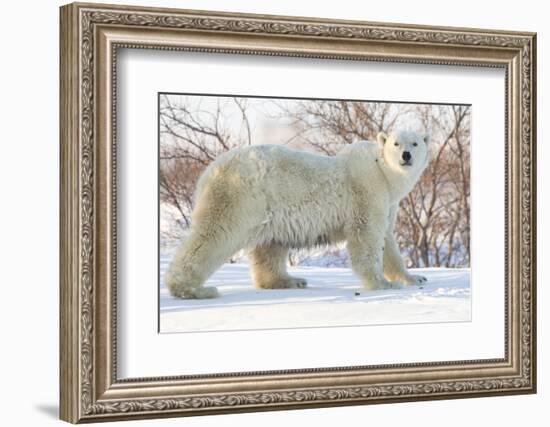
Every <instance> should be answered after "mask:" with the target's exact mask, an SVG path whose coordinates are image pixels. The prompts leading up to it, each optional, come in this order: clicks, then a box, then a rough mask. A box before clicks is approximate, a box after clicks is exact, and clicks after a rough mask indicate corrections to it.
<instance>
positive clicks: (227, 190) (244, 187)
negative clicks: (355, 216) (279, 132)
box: [194, 143, 376, 247]
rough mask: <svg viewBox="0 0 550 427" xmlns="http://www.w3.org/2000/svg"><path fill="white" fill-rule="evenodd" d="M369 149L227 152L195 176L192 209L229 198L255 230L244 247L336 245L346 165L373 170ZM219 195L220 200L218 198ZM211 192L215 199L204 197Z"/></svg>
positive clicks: (346, 217)
mask: <svg viewBox="0 0 550 427" xmlns="http://www.w3.org/2000/svg"><path fill="white" fill-rule="evenodd" d="M375 147H376V146H375V145H374V144H371V143H359V144H353V148H352V146H350V147H347V148H346V149H344V150H343V151H341V152H340V153H339V154H338V155H337V156H334V157H329V156H324V155H318V154H313V153H308V152H304V151H298V150H292V149H289V148H286V147H283V146H277V145H256V146H250V147H244V148H239V149H236V150H232V151H230V152H227V153H224V154H222V155H220V156H219V157H218V158H217V159H216V160H215V161H214V162H213V163H212V164H211V165H210V166H209V167H208V168H207V170H206V171H205V173H204V174H203V175H202V176H201V178H200V180H199V183H198V185H197V191H196V203H197V208H198V209H196V210H198V211H204V209H209V206H207V205H212V204H215V203H217V200H220V199H222V198H225V199H226V200H228V199H229V198H231V199H232V200H234V203H235V205H236V206H237V207H238V209H239V210H240V211H239V215H241V214H242V216H243V217H246V219H247V221H248V222H249V224H250V227H255V229H256V230H255V232H254V233H250V234H251V235H253V236H256V237H255V238H256V241H253V242H252V241H251V242H250V245H255V244H262V243H271V242H278V243H281V244H284V245H286V246H291V247H304V246H314V245H317V244H322V243H330V242H334V241H338V240H341V239H342V238H343V237H342V236H343V229H344V226H345V225H346V224H349V223H350V220H351V218H350V214H351V213H352V212H353V211H354V210H353V209H352V206H351V204H352V197H353V196H352V195H351V194H350V188H351V187H352V185H351V183H350V180H351V179H353V177H352V176H351V175H352V174H351V171H352V169H353V167H352V166H353V165H352V163H354V162H357V161H359V162H360V163H361V164H362V165H363V166H364V167H365V169H367V168H368V164H369V163H370V164H371V165H372V166H371V167H373V166H374V162H366V161H365V158H369V159H372V160H373V159H374V158H375V156H376V153H375V152H376V149H375ZM374 167H375V166H374ZM370 174H372V171H371V172H370ZM365 176H368V174H367V175H365ZM221 192H224V194H225V195H226V196H224V197H220V193H221ZM214 193H216V194H217V196H216V197H210V196H209V194H214ZM201 205H203V206H202V207H203V208H204V209H200V208H201ZM194 216H195V215H194Z"/></svg>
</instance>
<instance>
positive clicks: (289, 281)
mask: <svg viewBox="0 0 550 427" xmlns="http://www.w3.org/2000/svg"><path fill="white" fill-rule="evenodd" d="M256 286H257V287H258V288H261V289H303V288H305V287H306V286H307V280H306V279H303V278H301V277H291V276H289V277H281V278H279V279H277V280H273V281H270V282H269V283H258V284H257V285H256Z"/></svg>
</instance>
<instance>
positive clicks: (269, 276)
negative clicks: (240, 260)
mask: <svg viewBox="0 0 550 427" xmlns="http://www.w3.org/2000/svg"><path fill="white" fill-rule="evenodd" d="M249 257H250V267H251V274H252V280H253V281H254V285H255V286H256V287H257V288H259V289H289V288H305V287H306V285H307V281H306V280H305V279H302V278H299V277H292V276H290V275H289V274H288V272H287V271H286V261H287V259H288V248H287V247H285V246H282V245H279V244H276V243H273V244H270V245H262V246H257V247H255V248H254V249H253V250H252V251H250V253H249Z"/></svg>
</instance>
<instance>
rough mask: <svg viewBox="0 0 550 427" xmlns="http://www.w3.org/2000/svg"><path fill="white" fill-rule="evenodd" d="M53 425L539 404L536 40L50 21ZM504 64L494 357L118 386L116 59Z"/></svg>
mask: <svg viewBox="0 0 550 427" xmlns="http://www.w3.org/2000/svg"><path fill="white" fill-rule="evenodd" d="M60 12H61V39H60V43H61V47H60V51H61V65H60V66H61V80H60V92H61V93H60V109H61V112H60V135H61V176H60V179H61V206H60V209H61V219H60V228H61V236H60V256H61V266H60V267H61V269H60V271H61V280H60V328H61V329H60V338H61V339H60V383H61V411H60V413H61V419H63V420H66V421H69V422H72V423H77V422H86V421H88V422H89V421H107V420H117V419H130V418H154V417H166V416H182V415H200V414H217V413H227V412H243V411H259V410H275V409H286V408H308V407H321V406H334V405H357V404H369V403H382V402H399V401H410V400H428V399H442V398H458V397H475V396H487V395H495V394H520V393H534V392H535V390H536V340H535V327H536V318H535V314H536V312H535V306H536V304H535V302H536V299H535V296H536V286H535V285H536V282H535V280H536V253H535V250H536V242H535V236H536V183H535V176H536V171H535V155H536V150H535V148H536V147H535V136H536V135H535V134H536V129H535V122H536V120H535V119H536V118H535V105H536V103H535V92H536V88H535V82H536V73H535V72H536V62H535V60H536V35H535V34H534V33H524V32H521V33H520V32H508V31H493V30H478V29H458V28H445V27H426V26H412V25H401V24H382V23H369V22H354V21H330V20H323V19H312V18H297V17H282V16H264V15H243V14H230V13H217V12H203V11H189V10H175V9H158V8H142V7H127V6H113V5H99V4H80V3H75V4H70V5H67V6H63V7H62V8H61V11H60ZM119 47H125V48H136V49H141V48H148V49H149V48H150V49H170V50H192V51H202V52H225V53H241V54H243V53H244V54H251V55H284V56H299V57H315V58H322V59H323V58H340V59H349V60H371V61H373V60H374V61H392V62H404V63H429V64H446V65H472V66H481V67H501V68H504V69H505V71H506V90H505V93H503V96H505V97H506V105H507V117H506V139H507V140H506V148H505V150H506V175H505V176H504V177H503V179H504V180H505V185H506V212H505V216H506V230H505V236H506V260H507V262H506V272H505V276H506V283H505V284H503V285H504V286H505V287H506V325H505V328H506V334H505V335H506V340H505V341H506V342H505V357H504V358H503V359H496V360H494V359H493V360H472V361H457V362H443V363H437V362H434V363H423V364H404V365H383V366H359V367H357V366H356V367H335V368H327V369H307V370H306V369H302V370H290V371H268V372H243V373H239V374H223V373H220V374H215V375H197V376H188V377H174V378H137V379H132V380H119V379H117V374H116V372H117V370H116V357H115V356H116V334H115V333H114V331H115V330H116V257H115V256H114V255H115V250H116V230H115V228H114V224H115V218H116V209H115V203H114V201H115V197H116V188H115V186H114V185H113V184H114V175H115V170H116V169H115V168H116V159H115V157H114V155H113V146H114V145H113V144H114V143H115V141H114V136H115V126H116V115H115V108H114V105H115V104H114V103H115V102H116V95H115V91H114V89H115V87H116V73H115V72H114V70H115V68H114V65H115V63H116V52H117V48H119Z"/></svg>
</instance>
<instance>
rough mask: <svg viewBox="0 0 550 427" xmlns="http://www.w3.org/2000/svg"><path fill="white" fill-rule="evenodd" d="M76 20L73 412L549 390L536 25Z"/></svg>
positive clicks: (69, 279)
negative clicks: (540, 244) (540, 336)
mask: <svg viewBox="0 0 550 427" xmlns="http://www.w3.org/2000/svg"><path fill="white" fill-rule="evenodd" d="M60 22H61V48H60V52H61V84H60V90H61V94H60V97H61V98H60V100H61V102H60V105H61V107H60V108H61V111H60V135H61V237H60V243H61V244H60V246H61V247H60V252H61V283H60V307H61V308H60V309H61V312H60V327H61V331H60V338H61V340H60V341H61V343H60V346H61V348H60V373H61V374H60V375H61V377H60V383H61V384H60V385H61V402H60V407H61V411H60V414H61V418H62V419H63V420H66V421H69V422H72V423H78V422H91V421H109V420H123V419H136V418H155V417H169V416H189V415H201V414H218V413H228V412H245V411H260V410H261V411H264V410H280V409H287V408H288V409H296V408H311V407H321V406H332V405H358V404H370V403H386V402H400V401H411V400H430V399H443V398H462V397H480V396H488V395H496V394H520V393H534V392H535V391H536V335H535V332H536V331H535V326H536V318H535V315H536V286H535V285H536V253H535V235H536V182H535V177H536V173H535V172H536V171H535V166H536V162H535V160H536V145H535V142H536V129H535V122H536V117H535V105H536V102H535V94H536V90H535V89H536V86H535V83H536V44H535V41H536V36H535V34H533V33H524V32H521V33H520V32H508V31H495V30H480V29H462V28H460V29H459V28H442V27H441V28H440V27H427V26H413V25H402V24H382V23H370V22H355V21H332V20H324V19H315V18H301V17H300V18H298V17H282V16H264V15H244V14H231V13H218V12H204V11H190V10H176V9H159V8H143V7H129V6H111V5H96V4H80V3H74V4H70V5H67V6H63V7H62V8H61V19H60Z"/></svg>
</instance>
